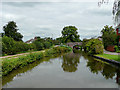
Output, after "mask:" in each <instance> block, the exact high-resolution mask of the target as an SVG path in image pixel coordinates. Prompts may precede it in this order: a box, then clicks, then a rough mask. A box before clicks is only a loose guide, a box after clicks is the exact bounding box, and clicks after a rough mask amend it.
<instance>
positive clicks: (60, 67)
mask: <svg viewBox="0 0 120 90" xmlns="http://www.w3.org/2000/svg"><path fill="white" fill-rule="evenodd" d="M119 72H120V69H119V68H117V67H113V66H112V65H111V64H108V63H104V62H102V61H98V60H96V59H95V58H93V57H91V56H88V55H87V54H85V53H84V52H83V53H73V52H68V53H64V54H63V55H59V56H57V57H54V58H51V57H45V58H43V59H41V60H38V61H35V62H34V63H32V64H29V65H27V66H25V67H24V68H19V69H16V70H14V71H13V72H11V73H9V74H8V75H7V76H4V77H3V82H2V83H3V88H21V87H22V88H118V86H119V82H118V79H119V77H120V74H119Z"/></svg>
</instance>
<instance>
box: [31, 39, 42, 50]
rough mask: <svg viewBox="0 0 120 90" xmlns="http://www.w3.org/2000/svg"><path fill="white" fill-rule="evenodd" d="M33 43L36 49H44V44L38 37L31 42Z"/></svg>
mask: <svg viewBox="0 0 120 90" xmlns="http://www.w3.org/2000/svg"><path fill="white" fill-rule="evenodd" d="M33 44H35V46H36V49H37V50H43V49H44V44H43V43H41V41H40V40H39V39H38V40H36V41H34V42H33Z"/></svg>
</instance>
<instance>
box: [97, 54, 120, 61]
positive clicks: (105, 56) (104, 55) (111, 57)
mask: <svg viewBox="0 0 120 90" xmlns="http://www.w3.org/2000/svg"><path fill="white" fill-rule="evenodd" d="M96 56H99V57H102V58H106V59H110V60H116V61H120V55H110V54H98V55H96Z"/></svg>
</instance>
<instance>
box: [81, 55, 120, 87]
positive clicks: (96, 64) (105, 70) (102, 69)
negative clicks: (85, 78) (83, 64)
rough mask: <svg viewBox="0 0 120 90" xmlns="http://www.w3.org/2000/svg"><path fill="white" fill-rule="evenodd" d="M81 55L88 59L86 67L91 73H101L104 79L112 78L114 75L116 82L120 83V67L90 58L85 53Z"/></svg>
mask: <svg viewBox="0 0 120 90" xmlns="http://www.w3.org/2000/svg"><path fill="white" fill-rule="evenodd" d="M83 56H84V58H85V59H87V60H88V61H87V67H88V68H89V70H90V71H91V72H92V73H95V74H98V73H101V74H102V75H103V76H104V77H105V79H110V78H111V79H113V77H114V76H116V83H118V84H119V85H120V67H115V66H112V65H110V64H108V63H105V62H102V61H100V60H98V59H95V58H92V57H90V56H88V55H86V54H85V53H83Z"/></svg>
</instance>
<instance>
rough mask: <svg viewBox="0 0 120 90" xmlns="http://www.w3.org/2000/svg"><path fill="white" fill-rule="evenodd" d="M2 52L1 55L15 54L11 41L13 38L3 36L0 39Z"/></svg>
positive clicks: (13, 44) (12, 41)
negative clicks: (0, 39) (0, 40)
mask: <svg viewBox="0 0 120 90" xmlns="http://www.w3.org/2000/svg"><path fill="white" fill-rule="evenodd" d="M2 45H3V46H2V52H3V54H15V52H16V51H15V49H14V47H15V41H14V40H13V38H10V37H7V36H4V37H3V38H2Z"/></svg>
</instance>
